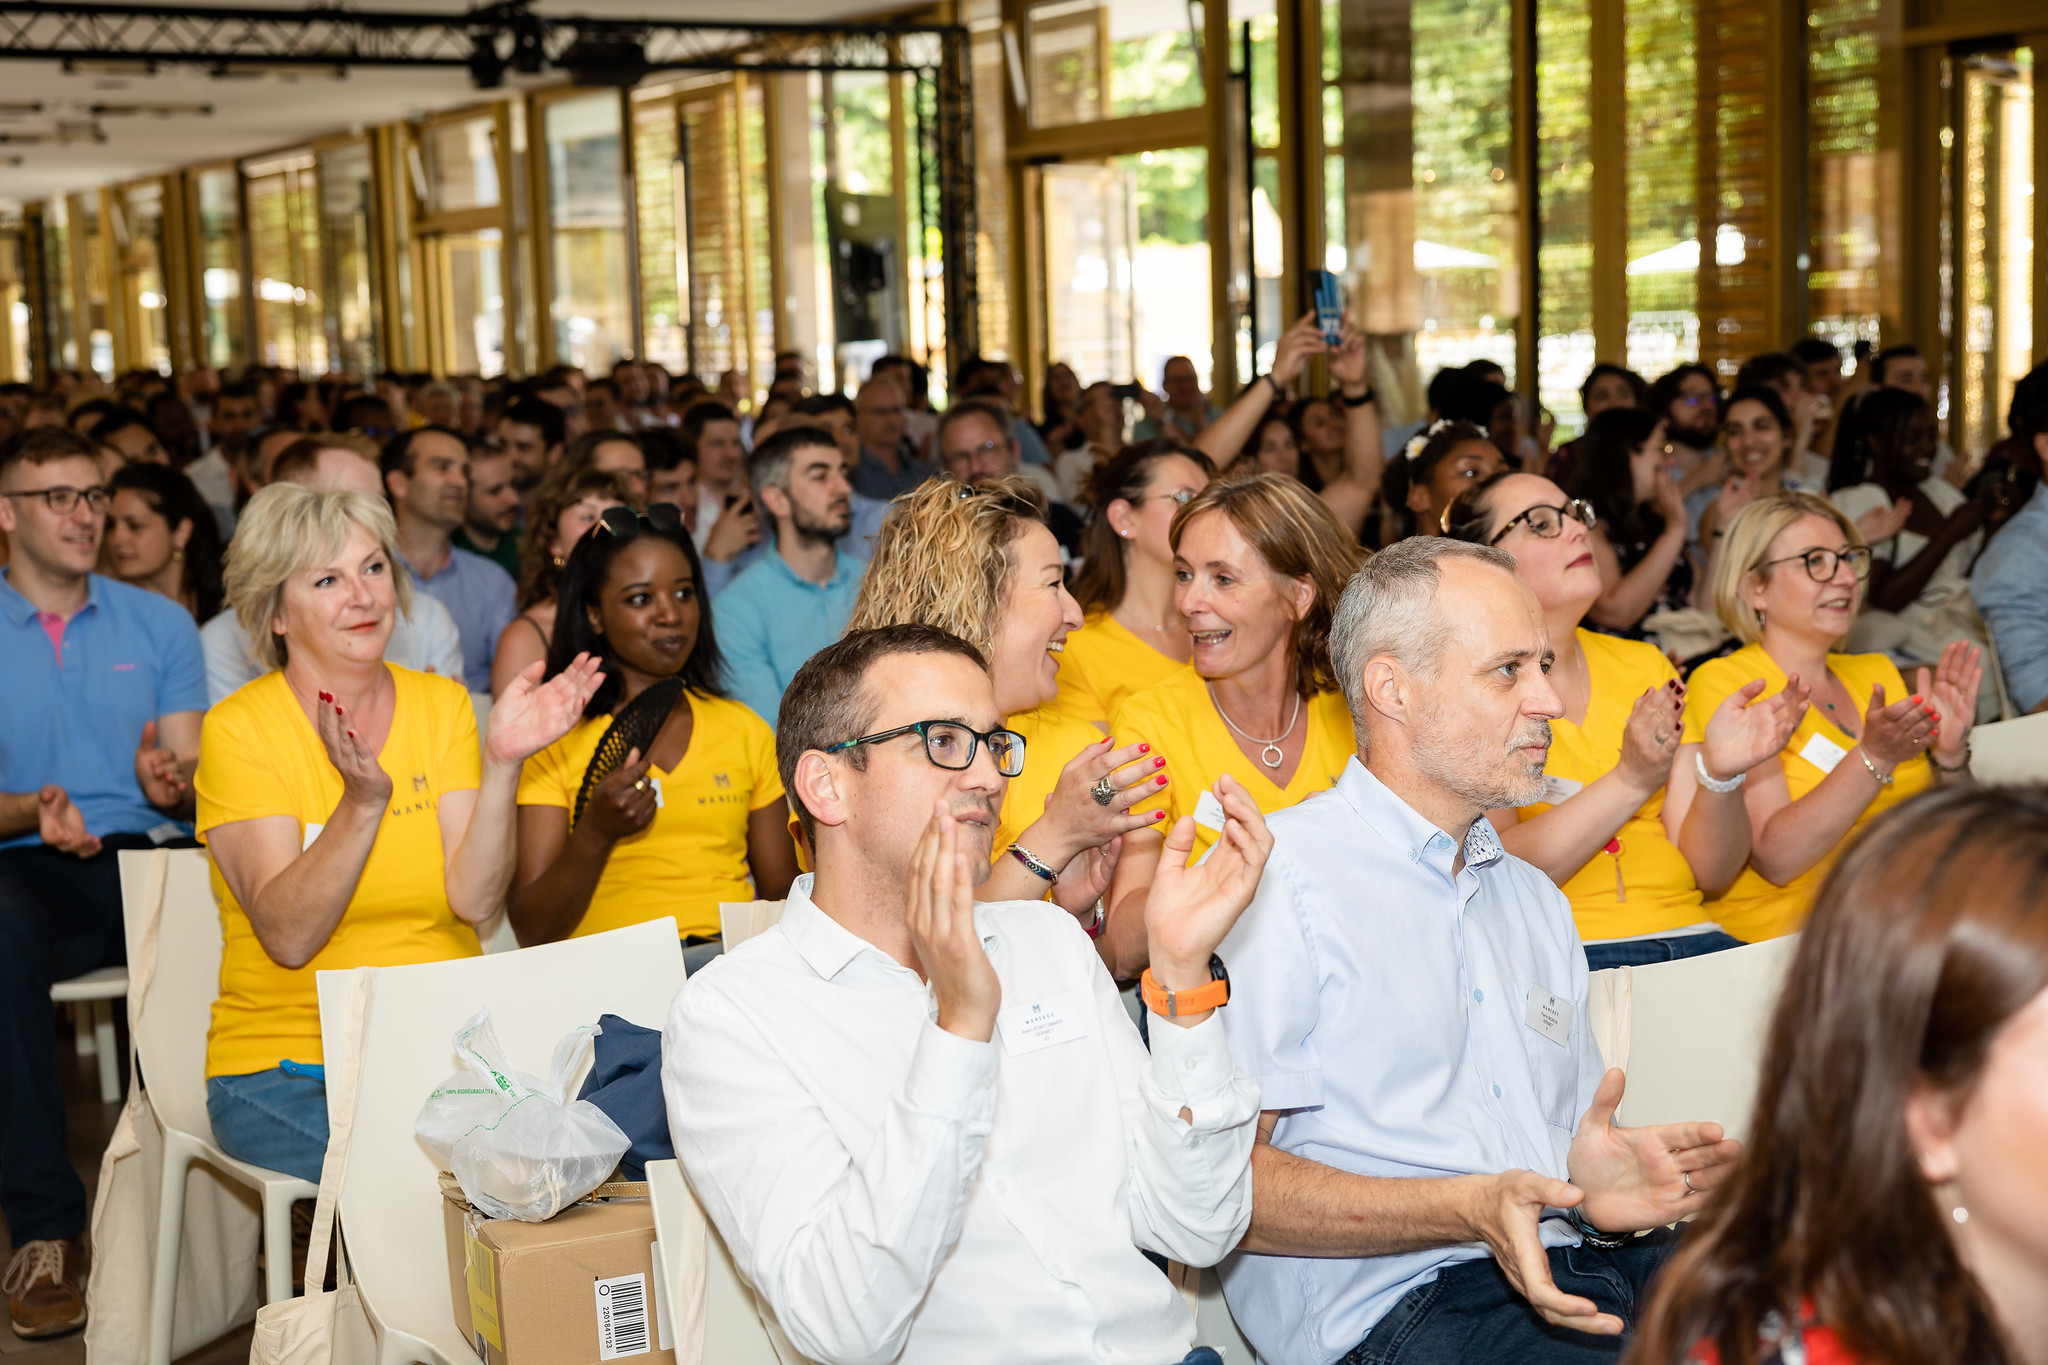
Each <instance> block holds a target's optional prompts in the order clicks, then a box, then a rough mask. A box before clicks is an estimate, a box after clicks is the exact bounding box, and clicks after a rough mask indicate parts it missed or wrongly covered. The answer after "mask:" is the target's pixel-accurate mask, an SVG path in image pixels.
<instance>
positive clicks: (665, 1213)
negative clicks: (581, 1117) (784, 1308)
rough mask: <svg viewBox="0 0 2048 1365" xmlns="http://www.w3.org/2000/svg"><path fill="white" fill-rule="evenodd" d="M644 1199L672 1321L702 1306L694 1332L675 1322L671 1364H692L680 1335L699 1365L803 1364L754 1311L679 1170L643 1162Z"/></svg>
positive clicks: (755, 1302) (757, 1308)
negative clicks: (650, 1206)
mask: <svg viewBox="0 0 2048 1365" xmlns="http://www.w3.org/2000/svg"><path fill="white" fill-rule="evenodd" d="M647 1193H648V1195H649V1197H650V1198H652V1200H653V1201H654V1235H655V1237H656V1239H657V1240H658V1241H660V1243H661V1262H662V1264H661V1273H662V1278H663V1280H664V1281H665V1283H666V1288H667V1291H668V1292H667V1301H668V1302H669V1303H670V1304H672V1305H674V1312H675V1314H676V1316H677V1318H678V1319H679V1320H680V1319H681V1318H682V1317H684V1316H685V1315H686V1314H687V1313H689V1312H690V1311H692V1310H694V1309H695V1308H696V1307H697V1305H698V1303H699V1301H700V1300H701V1303H702V1309H703V1321H702V1326H701V1329H694V1328H691V1327H690V1326H689V1325H688V1324H682V1323H680V1322H679V1325H678V1327H677V1329H676V1360H677V1365H685V1362H687V1361H689V1360H690V1359H691V1358H692V1357H691V1356H689V1355H687V1354H686V1352H685V1348H684V1334H685V1333H691V1334H694V1333H695V1332H696V1331H698V1330H701V1333H702V1343H703V1344H702V1357H701V1358H702V1360H703V1361H704V1362H705V1365H808V1362H807V1361H806V1360H805V1359H804V1357H803V1356H801V1355H799V1354H798V1353H797V1350H796V1348H795V1347H794V1346H792V1345H790V1343H789V1338H788V1337H787V1336H785V1335H783V1333H782V1331H781V1329H780V1328H778V1327H776V1326H775V1325H774V1324H773V1323H772V1322H770V1321H769V1319H768V1317H767V1316H766V1315H765V1314H763V1313H762V1312H761V1305H760V1300H759V1299H757V1298H756V1297H755V1295H754V1291H753V1288H752V1286H750V1285H748V1283H747V1282H746V1281H745V1280H744V1279H741V1278H740V1272H739V1267H738V1266H736V1265H734V1264H733V1260H732V1253H731V1252H730V1251H728V1250H727V1249H726V1245H725V1239H724V1238H723V1237H720V1236H719V1235H718V1229H717V1228H715V1227H713V1226H712V1225H711V1220H710V1219H709V1218H706V1217H705V1216H704V1210H703V1208H702V1207H701V1206H699V1205H698V1203H697V1196H696V1194H695V1192H693V1191H692V1190H691V1189H690V1182H689V1179H688V1177H686V1176H685V1175H684V1174H683V1167H682V1163H681V1162H679V1161H650V1162H648V1163H647ZM698 1245H701V1246H702V1247H703V1248H704V1252H703V1255H702V1256H701V1257H699V1258H694V1259H693V1258H692V1257H691V1256H690V1255H689V1252H690V1250H691V1249H692V1248H693V1247H695V1246H698ZM699 1273H701V1275H702V1277H703V1278H702V1282H701V1283H699V1282H698V1281H697V1278H696V1277H697V1274H699ZM693 1344H694V1343H693Z"/></svg>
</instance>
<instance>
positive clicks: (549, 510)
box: [518, 464, 644, 611]
mask: <svg viewBox="0 0 2048 1365" xmlns="http://www.w3.org/2000/svg"><path fill="white" fill-rule="evenodd" d="M643 505H644V504H643V503H642V501H641V499H640V496H639V494H638V493H637V492H636V490H635V488H634V486H633V484H632V483H630V482H628V481H627V479H626V477H625V476H624V475H621V474H618V473H615V472H613V471H611V470H607V469H592V468H591V467H589V466H588V465H582V466H576V465H568V464H558V465H556V466H555V467H554V468H553V469H550V470H549V471H548V472H547V474H546V475H545V476H543V477H542V479H541V481H540V486H539V487H538V488H536V489H534V490H533V497H532V498H531V499H530V500H529V501H528V503H527V505H526V538H525V539H524V540H523V541H521V542H520V545H519V601H518V605H519V609H520V610H521V611H525V610H526V609H527V608H528V607H531V606H535V605H537V604H539V603H542V602H546V601H548V600H550V599H552V598H553V597H554V595H555V589H556V586H557V585H558V583H559V582H560V580H561V577H562V569H563V567H564V566H565V565H567V564H568V562H569V554H570V552H571V551H573V550H574V549H575V548H576V542H578V541H579V540H581V539H583V535H584V533H585V532H586V531H588V530H589V529H590V528H591V527H593V526H595V525H596V524H597V519H598V518H599V517H600V516H602V515H603V514H604V509H605V508H607V507H622V506H623V507H631V508H634V509H636V510H637V509H638V508H640V507H641V506H643Z"/></svg>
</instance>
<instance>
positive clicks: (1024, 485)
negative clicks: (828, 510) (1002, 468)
mask: <svg viewBox="0 0 2048 1365" xmlns="http://www.w3.org/2000/svg"><path fill="white" fill-rule="evenodd" d="M892 625H926V626H937V627H938V628H940V629H941V630H946V631H950V632H952V633H953V634H955V635H957V636H959V637H960V638H961V639H963V640H965V641H967V642H968V643H969V644H971V645H973V646H974V647H975V648H976V649H978V650H980V651H981V654H982V657H983V658H984V659H986V660H987V661H988V667H989V676H990V679H991V681H992V682H993V683H994V685H995V695H996V708H997V710H999V711H1001V712H1002V713H1003V715H1004V716H1005V717H1006V718H1007V719H1006V720H1005V721H1004V724H1006V725H1007V726H1008V727H1009V728H1010V729H1011V730H1014V731H1016V732H1017V733H1018V734H1020V735H1022V736H1023V737H1024V770H1023V772H1021V773H1019V774H1018V775H1017V776H1015V777H1013V778H1011V779H1010V781H1009V785H1008V787H1007V788H1006V790H1005V792H1004V795H1003V805H1002V809H1001V810H1000V811H999V812H998V813H997V819H996V832H995V843H994V859H995V861H994V870H993V871H992V872H991V873H990V874H989V879H988V882H987V883H986V884H985V885H984V886H983V887H982V888H981V890H980V891H979V892H978V893H977V895H978V896H979V898H980V899H983V900H990V901H998V900H1033V899H1037V898H1039V897H1043V896H1046V895H1048V894H1050V895H1051V897H1052V899H1053V900H1054V901H1056V902H1057V903H1058V904H1059V905H1060V906H1062V907H1063V908H1064V909H1066V910H1067V911H1068V912H1069V913H1071V914H1072V915H1074V916H1075V918H1076V919H1078V920H1079V921H1080V922H1081V925H1082V927H1083V928H1084V929H1086V930H1088V932H1089V936H1090V937H1091V938H1099V937H1100V936H1101V933H1102V928H1103V924H1104V920H1103V915H1102V906H1101V898H1102V895H1103V893H1104V892H1105V891H1106V890H1108V887H1109V878H1110V874H1111V873H1112V872H1113V871H1114V870H1115V869H1116V866H1117V861H1118V858H1119V856H1120V855H1121V852H1122V849H1123V836H1124V835H1126V834H1129V833H1130V832H1131V831H1133V830H1139V829H1144V828H1145V827H1146V826H1148V825H1151V824H1154V823H1156V822H1157V821H1158V820H1159V818H1160V813H1159V811H1158V810H1157V809H1140V807H1142V806H1146V805H1147V803H1149V802H1152V801H1154V800H1155V799H1157V798H1159V797H1161V796H1163V795H1164V794H1165V793H1166V792H1167V791H1168V790H1169V781H1168V776H1167V767H1166V755H1165V751H1164V750H1163V749H1155V746H1153V745H1150V744H1148V743H1146V742H1145V740H1146V736H1143V735H1141V734H1139V733H1137V732H1136V731H1128V732H1119V733H1118V735H1117V736H1116V737H1111V738H1104V736H1103V734H1102V731H1101V730H1100V729H1099V728H1097V727H1096V726H1094V725H1091V724H1089V723H1088V722H1087V721H1086V720H1079V719H1075V718H1074V717H1071V716H1066V715H1062V714H1060V713H1059V712H1058V711H1057V710H1056V708H1055V707H1054V706H1053V704H1052V703H1053V702H1054V699H1055V698H1056V697H1057V696H1058V695H1059V674H1060V667H1061V652H1062V650H1063V648H1064V646H1065V644H1066V641H1067V639H1068V638H1069V637H1070V636H1071V635H1072V633H1073V632H1074V631H1075V630H1077V629H1079V628H1080V625H1081V608H1080V606H1079V605H1078V604H1077V603H1076V602H1075V601H1074V599H1073V597H1072V596H1071V595H1070V594H1069V593H1068V592H1067V588H1066V581H1065V578H1064V576H1063V574H1062V572H1061V564H1060V548H1059V544H1058V542H1056V541H1055V540H1054V539H1053V537H1052V532H1051V531H1050V530H1048V529H1047V528H1046V524H1045V499H1044V498H1043V497H1042V496H1041V495H1040V494H1039V492H1038V490H1037V489H1036V488H1034V487H1032V486H1031V484H1029V483H1028V482H1026V481H1025V480H1023V479H1020V478H1015V477H1012V478H1007V479H990V480H986V481H984V482H981V483H973V484H961V483H951V482H947V481H944V480H933V481H932V482H930V483H927V484H925V485H923V486H922V487H920V488H916V489H913V490H912V491H911V492H909V493H906V494H904V495H902V496H901V497H899V498H897V499H896V502H895V504H894V505H893V506H892V507H891V508H890V511H889V520H888V521H886V522H885V523H883V525H882V530H881V533H880V534H879V535H877V536H876V537H875V556H874V558H873V559H872V560H870V561H869V562H868V570H867V575H866V577H865V578H863V579H862V580H861V588H860V596H859V598H858V599H856V600H855V602H854V604H853V616H852V618H851V619H850V620H848V621H847V623H846V629H847V630H848V632H852V631H856V630H872V629H874V628H876V627H880V626H892Z"/></svg>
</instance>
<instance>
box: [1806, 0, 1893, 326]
mask: <svg viewBox="0 0 2048 1365" xmlns="http://www.w3.org/2000/svg"><path fill="white" fill-rule="evenodd" d="M1883 4H1884V0H1811V4H1810V5H1809V7H1808V10H1807V16H1806V24H1807V29H1806V37H1807V42H1806V86H1807V105H1806V121H1807V179H1808V183H1809V185H1810V191H1809V192H1810V194H1811V199H1810V201H1809V204H1808V208H1807V217H1808V220H1809V222H1810V224H1811V226H1810V228H1809V237H1808V246H1807V255H1808V269H1807V276H1806V290H1807V303H1806V309H1807V319H1808V325H1809V326H1810V327H1811V329H1812V330H1813V332H1814V333H1815V334H1816V335H1819V336H1823V337H1826V338H1827V339H1828V340H1830V341H1832V342H1834V343H1835V345H1836V346H1837V347H1838V348H1839V349H1840V350H1841V352H1842V354H1843V355H1844V356H1847V355H1848V354H1849V353H1850V351H1851V349H1852V348H1853V347H1854V345H1855V343H1856V342H1858V341H1868V342H1870V343H1872V344H1873V345H1874V344H1876V342H1877V340H1878V314H1879V312H1880V310H1881V307H1882V303H1881V297H1880V294H1879V289H1878V272H1877V266H1878V150H1877V80H1878V29H1879V17H1880V13H1881V11H1882V9H1883Z"/></svg>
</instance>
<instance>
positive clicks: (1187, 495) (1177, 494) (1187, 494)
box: [1124, 488, 1195, 507]
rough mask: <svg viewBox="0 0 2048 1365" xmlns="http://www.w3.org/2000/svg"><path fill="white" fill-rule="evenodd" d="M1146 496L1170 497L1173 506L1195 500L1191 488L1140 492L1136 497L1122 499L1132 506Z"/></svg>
mask: <svg viewBox="0 0 2048 1365" xmlns="http://www.w3.org/2000/svg"><path fill="white" fill-rule="evenodd" d="M1147 498H1171V499H1172V500H1173V504H1174V506H1176V507H1186V506H1187V505H1188V504H1189V503H1191V502H1193V501H1194V500H1195V490H1194V489H1192V488H1175V489H1172V490H1171V491H1169V492H1165V493H1140V494H1138V496H1137V497H1135V498H1126V499H1124V501H1126V502H1128V503H1131V504H1132V505H1133V506H1135V505H1137V504H1138V503H1141V502H1143V501H1145V499H1147Z"/></svg>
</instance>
